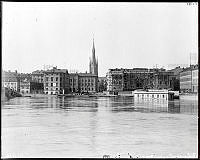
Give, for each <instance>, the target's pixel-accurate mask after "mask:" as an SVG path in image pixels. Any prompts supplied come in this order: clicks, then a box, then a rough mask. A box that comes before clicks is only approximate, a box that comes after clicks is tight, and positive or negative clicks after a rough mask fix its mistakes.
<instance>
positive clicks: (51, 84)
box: [46, 83, 61, 87]
mask: <svg viewBox="0 0 200 160" xmlns="http://www.w3.org/2000/svg"><path fill="white" fill-rule="evenodd" d="M54 84H55V86H56V87H58V83H54ZM60 85H61V84H60ZM46 86H49V84H48V83H46ZM50 86H51V87H53V83H50Z"/></svg>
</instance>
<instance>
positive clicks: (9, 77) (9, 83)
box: [2, 71, 20, 92]
mask: <svg viewBox="0 0 200 160" xmlns="http://www.w3.org/2000/svg"><path fill="white" fill-rule="evenodd" d="M2 86H3V87H6V88H9V89H12V90H14V91H17V92H19V91H20V79H19V76H18V73H17V71H15V72H11V71H8V72H6V71H3V72H2Z"/></svg>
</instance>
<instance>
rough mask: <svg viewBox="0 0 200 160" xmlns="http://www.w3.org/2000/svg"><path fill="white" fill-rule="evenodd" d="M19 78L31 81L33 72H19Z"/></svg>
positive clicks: (21, 80)
mask: <svg viewBox="0 0 200 160" xmlns="http://www.w3.org/2000/svg"><path fill="white" fill-rule="evenodd" d="M18 78H19V80H20V82H23V81H29V82H30V81H31V74H30V73H19V74H18Z"/></svg>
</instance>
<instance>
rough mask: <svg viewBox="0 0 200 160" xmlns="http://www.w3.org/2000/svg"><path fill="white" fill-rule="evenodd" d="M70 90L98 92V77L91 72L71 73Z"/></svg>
mask: <svg viewBox="0 0 200 160" xmlns="http://www.w3.org/2000/svg"><path fill="white" fill-rule="evenodd" d="M69 76H70V92H75V93H84V92H85V93H86V92H87V93H94V92H97V91H98V90H97V86H98V77H97V75H95V74H90V73H70V74H69Z"/></svg>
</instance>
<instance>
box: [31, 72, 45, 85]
mask: <svg viewBox="0 0 200 160" xmlns="http://www.w3.org/2000/svg"><path fill="white" fill-rule="evenodd" d="M31 79H32V81H33V82H39V83H43V82H44V71H43V70H37V71H33V72H32V74H31Z"/></svg>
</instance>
